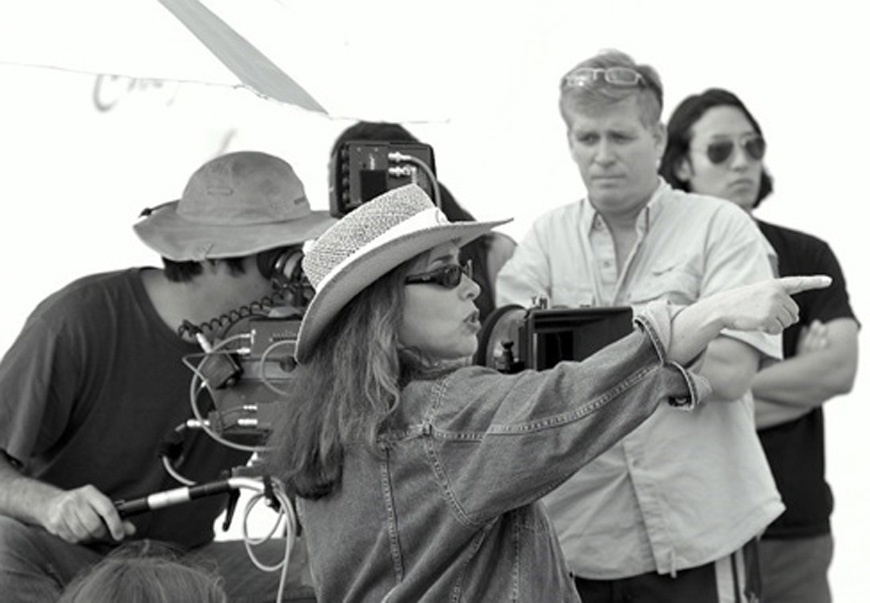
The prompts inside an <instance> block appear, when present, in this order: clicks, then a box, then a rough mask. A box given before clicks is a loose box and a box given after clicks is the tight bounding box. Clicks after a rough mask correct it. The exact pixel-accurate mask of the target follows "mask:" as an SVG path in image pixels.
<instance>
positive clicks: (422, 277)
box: [405, 260, 471, 289]
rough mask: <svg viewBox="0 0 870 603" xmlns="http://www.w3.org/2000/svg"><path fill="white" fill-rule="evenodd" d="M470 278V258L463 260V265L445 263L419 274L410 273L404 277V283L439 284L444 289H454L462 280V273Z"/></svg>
mask: <svg viewBox="0 0 870 603" xmlns="http://www.w3.org/2000/svg"><path fill="white" fill-rule="evenodd" d="M463 274H464V275H465V276H467V277H468V278H471V260H468V261H467V262H465V265H464V266H461V265H459V264H447V265H446V266H441V267H440V268H436V269H435V270H431V271H429V272H423V273H421V274H411V275H409V276H408V277H406V278H405V284H408V285H414V284H417V283H423V284H431V285H439V286H441V287H444V288H445V289H455V288H456V287H458V286H459V283H461V282H462V275H463Z"/></svg>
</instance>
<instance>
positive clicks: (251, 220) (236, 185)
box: [0, 152, 334, 601]
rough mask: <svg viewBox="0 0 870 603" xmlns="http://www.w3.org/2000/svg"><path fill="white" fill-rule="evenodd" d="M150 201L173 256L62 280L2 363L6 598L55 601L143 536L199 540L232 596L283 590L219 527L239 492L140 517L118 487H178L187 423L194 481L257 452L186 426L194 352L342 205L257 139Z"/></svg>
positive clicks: (0, 521) (148, 214) (164, 253)
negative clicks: (176, 446)
mask: <svg viewBox="0 0 870 603" xmlns="http://www.w3.org/2000/svg"><path fill="white" fill-rule="evenodd" d="M143 216H144V217H143V218H142V219H141V220H140V221H139V222H138V223H137V224H136V225H135V226H134V229H135V231H136V234H137V235H138V236H139V237H140V239H141V240H142V241H143V242H144V243H145V244H146V245H148V246H149V247H150V248H151V249H153V250H155V251H156V252H157V253H159V254H160V256H161V257H162V259H163V263H164V267H163V269H158V268H129V269H126V270H120V271H116V272H110V273H104V274H96V275H90V276H86V277H84V278H81V279H79V280H77V281H75V282H73V283H72V284H70V285H68V286H66V287H64V288H63V289H61V290H60V291H58V292H56V293H54V294H53V295H51V296H50V297H49V298H48V299H46V300H45V301H43V302H42V303H41V304H40V305H39V306H38V307H37V308H36V310H35V311H34V312H33V313H32V314H31V316H30V317H29V319H28V321H27V323H26V325H25V327H24V329H23V330H22V332H21V334H20V335H19V336H18V338H17V340H16V341H15V343H14V344H13V345H12V347H11V348H10V350H9V351H8V353H7V354H6V356H5V357H4V358H3V360H2V362H0V452H2V453H3V454H2V455H0V592H2V593H4V597H5V598H4V601H47V600H55V599H57V598H58V596H59V595H60V593H61V591H62V590H63V588H64V586H65V585H66V583H67V582H69V581H70V580H71V579H72V578H73V576H74V575H75V574H76V573H78V572H79V571H81V570H83V569H84V568H86V567H88V566H90V565H92V564H94V563H95V562H97V561H98V560H99V559H100V558H101V557H102V556H103V555H104V554H105V553H106V552H107V551H108V550H110V549H111V548H112V547H113V545H115V544H117V543H119V542H121V541H124V540H127V539H131V538H137V539H138V538H149V539H153V540H159V541H166V542H169V543H171V544H173V545H175V546H178V547H180V548H181V549H183V550H196V551H197V553H198V554H200V555H201V556H202V557H204V558H206V559H208V560H209V563H210V564H213V565H215V566H216V567H217V569H218V571H219V572H220V574H221V575H222V577H223V579H224V585H225V587H226V590H227V592H228V593H229V595H230V600H235V599H236V598H238V597H242V596H244V597H250V598H251V600H269V599H270V598H272V599H274V597H275V592H276V590H277V587H278V584H277V583H278V578H277V577H276V575H275V574H268V573H265V572H262V571H260V570H258V569H256V568H255V567H254V566H253V565H252V564H251V563H250V561H249V559H248V558H247V554H246V551H245V548H244V547H243V546H242V543H232V542H222V543H215V542H213V538H214V531H213V525H214V522H215V519H216V517H217V516H218V515H219V514H220V513H221V512H222V511H223V509H224V506H225V504H226V498H224V497H206V498H202V499H200V500H197V501H194V502H191V503H187V504H184V505H174V506H169V507H167V508H164V509H160V510H158V511H155V512H153V513H146V514H142V515H138V516H135V517H130V518H122V517H121V516H120V515H119V514H118V512H117V510H116V507H115V505H114V504H113V502H114V501H118V500H123V499H126V500H131V499H135V498H140V497H143V496H147V495H149V494H152V493H155V492H160V491H164V490H167V489H171V488H177V487H178V486H179V484H178V482H176V481H175V480H174V479H173V478H171V477H170V476H169V474H168V473H167V471H166V470H165V469H164V467H163V466H162V465H161V464H160V460H159V456H160V451H161V448H162V446H163V445H162V442H163V441H164V439H165V438H166V437H167V436H170V435H172V434H175V433H183V434H184V436H185V437H184V442H183V445H182V453H181V455H180V456H179V458H178V460H177V461H176V463H175V466H174V471H175V472H176V473H177V474H180V475H182V476H184V477H185V478H187V479H188V480H190V481H191V482H193V483H197V482H199V483H201V482H204V481H211V480H215V479H219V478H221V477H223V476H224V474H225V472H226V471H227V470H228V469H231V468H232V467H235V466H239V465H244V464H245V463H246V462H247V460H248V457H249V456H250V452H248V451H245V450H236V449H234V448H231V447H228V446H223V445H221V444H219V443H217V442H215V441H214V440H213V439H211V438H210V437H208V436H207V435H206V434H204V433H202V432H191V431H185V430H183V429H182V428H181V427H183V426H184V425H185V422H186V421H187V419H188V418H189V416H190V413H191V404H190V394H189V390H190V386H191V380H192V377H193V375H192V373H191V371H190V370H189V369H188V368H187V367H186V366H185V364H184V362H183V358H184V357H185V356H188V355H192V354H201V352H202V350H201V349H200V346H199V345H197V343H196V341H195V339H194V336H195V335H197V334H200V335H202V336H204V337H206V338H207V339H212V338H214V337H215V335H216V334H217V330H218V329H221V328H223V327H225V326H226V321H227V317H231V316H238V315H239V313H240V312H244V310H245V309H248V310H250V309H251V308H252V307H261V306H262V305H263V303H264V300H269V299H270V298H271V299H272V300H275V299H276V298H277V296H276V295H275V294H276V290H275V286H276V283H278V284H279V285H280V286H284V284H285V283H286V281H287V279H288V275H289V274H290V272H292V267H293V266H292V265H297V264H299V259H300V258H301V255H302V253H301V249H302V245H303V244H304V243H305V242H306V241H308V240H311V239H314V238H316V237H317V236H318V235H319V234H320V233H321V232H323V231H324V230H326V228H328V227H329V226H330V224H332V223H333V222H334V220H333V219H332V218H331V217H329V214H328V212H314V211H312V210H311V208H310V205H309V203H308V199H307V197H306V195H305V190H304V187H303V185H302V182H301V181H300V180H299V178H298V177H297V176H296V174H295V172H294V171H293V168H292V167H291V166H290V165H288V164H287V163H286V162H284V161H283V160H281V159H279V158H277V157H274V156H271V155H267V154H265V153H259V152H237V153H229V154H226V155H223V156H220V157H217V158H215V159H213V160H211V161H208V162H207V163H205V164H204V165H203V166H202V167H200V168H199V169H198V170H197V171H196V172H195V173H194V174H193V175H192V176H191V178H190V180H189V181H188V183H187V186H186V188H185V189H184V192H183V194H182V196H181V198H180V199H178V200H177V201H172V202H169V203H164V204H163V205H159V206H157V207H155V208H153V209H149V210H145V212H143ZM291 258H292V259H291ZM291 264H292V265H291ZM298 272H300V273H301V269H300V270H299V271H298ZM276 543H277V544H280V541H276ZM296 550H297V551H298V553H297V555H296V557H297V558H294V560H293V563H292V566H291V568H290V572H289V578H288V589H293V588H296V587H298V586H299V581H300V568H301V565H302V564H303V563H304V553H305V551H304V547H298V548H297V549H296ZM300 556H301V557H300ZM243 574H244V576H243ZM246 600H247V599H246Z"/></svg>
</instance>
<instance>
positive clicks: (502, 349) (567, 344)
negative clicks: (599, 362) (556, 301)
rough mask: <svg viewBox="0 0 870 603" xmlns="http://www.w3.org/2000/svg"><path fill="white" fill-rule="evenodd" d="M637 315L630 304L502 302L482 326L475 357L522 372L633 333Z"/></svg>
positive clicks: (592, 350)
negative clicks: (531, 305)
mask: <svg viewBox="0 0 870 603" xmlns="http://www.w3.org/2000/svg"><path fill="white" fill-rule="evenodd" d="M633 318H634V313H633V311H632V309H631V308H630V307H628V306H614V307H604V308H553V309H545V308H530V309H526V308H523V307H522V306H518V305H508V306H502V307H500V308H498V309H496V310H495V311H494V312H493V313H492V314H490V316H489V317H488V318H487V320H486V322H485V323H484V325H483V328H482V329H481V332H480V345H479V346H478V351H477V355H476V357H475V363H476V364H478V365H481V366H489V367H492V368H495V369H497V370H499V371H501V372H504V373H517V372H520V371H522V370H525V369H535V370H542V369H547V368H552V367H554V366H555V365H556V364H558V363H559V362H561V361H562V360H575V361H580V360H584V359H586V358H588V357H589V356H591V355H592V354H594V353H595V352H597V351H598V350H600V349H601V348H603V347H605V346H607V345H609V344H611V343H613V342H614V341H617V340H618V339H621V338H622V337H624V336H625V335H628V334H629V333H631V331H632V328H633Z"/></svg>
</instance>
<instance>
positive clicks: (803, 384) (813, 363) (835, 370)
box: [752, 318, 858, 429]
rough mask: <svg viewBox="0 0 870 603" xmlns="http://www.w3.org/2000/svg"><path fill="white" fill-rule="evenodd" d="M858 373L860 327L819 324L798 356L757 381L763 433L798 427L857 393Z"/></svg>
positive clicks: (846, 321) (807, 332) (841, 321)
mask: <svg viewBox="0 0 870 603" xmlns="http://www.w3.org/2000/svg"><path fill="white" fill-rule="evenodd" d="M857 370H858V323H857V322H856V321H855V320H853V319H851V318H838V319H835V320H832V321H830V322H827V323H821V322H819V321H814V322H813V323H812V324H811V325H810V327H808V328H805V329H804V331H803V333H802V334H801V339H800V342H799V344H798V349H797V353H796V354H795V355H794V356H792V357H790V358H787V359H785V360H783V361H782V362H778V363H776V364H774V365H771V366H769V367H767V368H765V369H764V370H762V371H760V372H759V373H758V374H757V375H756V376H755V378H754V379H753V381H752V393H753V396H754V397H755V421H756V425H757V427H758V428H759V429H764V428H767V427H773V426H775V425H779V424H782V423H786V422H788V421H792V420H794V419H796V418H798V417H801V416H803V415H805V414H806V413H808V412H809V411H811V410H812V409H813V408H816V407H819V406H821V405H822V404H823V403H825V402H827V401H828V400H830V399H831V398H833V397H835V396H838V395H842V394H846V393H848V392H849V391H851V389H852V385H853V384H854V382H855V374H856V372H857Z"/></svg>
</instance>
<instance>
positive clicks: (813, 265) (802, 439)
mask: <svg viewBox="0 0 870 603" xmlns="http://www.w3.org/2000/svg"><path fill="white" fill-rule="evenodd" d="M758 226H759V228H760V229H761V232H762V233H763V234H764V236H765V237H766V238H767V240H768V241H769V242H770V244H771V245H772V246H773V248H774V249H775V250H776V253H777V256H778V262H779V275H780V276H793V275H802V274H827V275H829V276H831V277H832V278H833V283H832V284H831V286H830V287H828V288H826V289H820V290H814V291H804V292H802V293H798V294H797V295H796V296H795V301H797V303H798V306H799V307H800V320H799V322H798V323H797V324H795V325H793V326H791V327H789V328H788V329H786V330H785V332H784V333H783V357H784V358H790V357H791V356H794V355H795V353H796V351H797V344H798V340H799V337H800V332H801V329H802V328H803V327H806V326H808V325H809V324H810V323H812V322H813V321H814V320H819V321H821V322H829V321H831V320H834V319H836V318H855V314H854V312H853V311H852V308H851V306H850V305H849V294H848V292H847V291H846V282H845V279H844V277H843V272H842V270H841V269H840V264H839V262H837V258H836V256H835V255H834V253H833V251H831V248H830V247H829V246H828V244H827V243H825V242H824V241H822V240H821V239H818V238H816V237H814V236H811V235H808V234H805V233H802V232H798V231H796V230H790V229H788V228H783V227H782V226H776V225H773V224H768V223H766V222H762V221H761V220H758ZM759 437H760V438H761V445H762V446H763V448H764V452H765V454H766V455H767V460H768V462H769V463H770V467H771V470H772V471H773V476H774V478H775V479H776V485H777V488H778V489H779V491H780V494H781V495H782V499H783V502H784V503H785V506H786V510H785V513H783V514H782V515H780V516H779V517H778V518H777V519H776V521H774V522H773V524H771V525H770V527H769V528H768V529H767V531H766V532H765V535H764V536H765V537H766V538H805V537H811V536H818V535H821V534H827V533H829V532H830V530H831V527H830V521H829V518H830V515H831V511H832V510H833V503H834V499H833V495H832V493H831V489H830V487H829V486H828V484H827V482H826V481H825V432H824V415H823V412H822V409H821V407H819V408H815V409H813V410H812V411H811V412H810V413H808V414H806V415H804V416H802V417H800V418H798V419H796V420H794V421H789V422H788V423H784V424H782V425H776V426H774V427H770V428H768V429H764V430H761V431H759Z"/></svg>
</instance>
